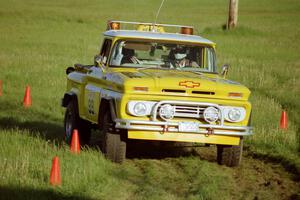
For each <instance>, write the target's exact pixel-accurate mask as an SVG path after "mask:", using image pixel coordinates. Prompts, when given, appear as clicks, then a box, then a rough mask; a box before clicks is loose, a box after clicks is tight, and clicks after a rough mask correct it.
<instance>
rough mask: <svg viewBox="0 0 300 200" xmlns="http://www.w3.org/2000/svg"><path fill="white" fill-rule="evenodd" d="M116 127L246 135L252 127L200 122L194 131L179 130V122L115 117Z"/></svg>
mask: <svg viewBox="0 0 300 200" xmlns="http://www.w3.org/2000/svg"><path fill="white" fill-rule="evenodd" d="M115 123H116V128H120V129H128V130H140V131H143V130H144V131H158V132H162V133H164V132H180V133H184V132H186V133H198V134H204V135H229V136H247V135H252V127H249V126H225V125H210V124H200V123H199V127H198V128H199V129H198V130H194V131H184V130H179V126H180V122H161V121H143V120H123V119H115Z"/></svg>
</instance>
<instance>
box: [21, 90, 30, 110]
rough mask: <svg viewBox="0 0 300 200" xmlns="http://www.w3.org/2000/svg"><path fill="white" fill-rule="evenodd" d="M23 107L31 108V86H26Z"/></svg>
mask: <svg viewBox="0 0 300 200" xmlns="http://www.w3.org/2000/svg"><path fill="white" fill-rule="evenodd" d="M23 106H24V107H30V106H31V96H30V86H26V91H25V96H24V100H23Z"/></svg>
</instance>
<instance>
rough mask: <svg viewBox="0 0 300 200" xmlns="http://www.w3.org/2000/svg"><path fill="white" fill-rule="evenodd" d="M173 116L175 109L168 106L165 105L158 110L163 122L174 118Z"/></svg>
mask: <svg viewBox="0 0 300 200" xmlns="http://www.w3.org/2000/svg"><path fill="white" fill-rule="evenodd" d="M174 114H175V107H173V106H171V105H170V104H165V105H163V106H161V107H160V109H159V116H160V117H161V118H162V119H164V120H169V119H172V118H173V117H174Z"/></svg>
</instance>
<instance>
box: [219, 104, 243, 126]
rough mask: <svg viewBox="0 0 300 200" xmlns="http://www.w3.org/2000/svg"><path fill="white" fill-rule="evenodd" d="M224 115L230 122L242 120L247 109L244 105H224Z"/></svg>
mask: <svg viewBox="0 0 300 200" xmlns="http://www.w3.org/2000/svg"><path fill="white" fill-rule="evenodd" d="M224 117H225V120H226V121H229V122H241V121H243V120H244V119H245V117H246V110H245V108H243V107H230V106H225V107H224Z"/></svg>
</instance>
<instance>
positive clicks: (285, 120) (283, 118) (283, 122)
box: [280, 110, 288, 129]
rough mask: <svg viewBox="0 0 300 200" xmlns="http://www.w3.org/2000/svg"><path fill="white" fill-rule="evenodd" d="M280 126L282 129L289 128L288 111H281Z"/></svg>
mask: <svg viewBox="0 0 300 200" xmlns="http://www.w3.org/2000/svg"><path fill="white" fill-rule="evenodd" d="M280 128H281V129H287V128H288V118H287V113H286V111H285V110H283V111H282V112H281V118H280Z"/></svg>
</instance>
